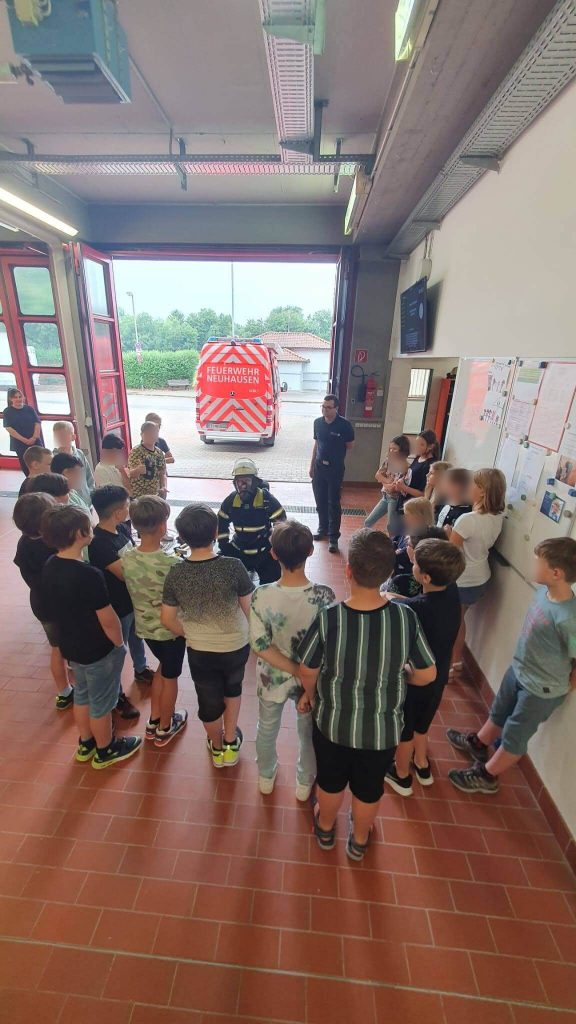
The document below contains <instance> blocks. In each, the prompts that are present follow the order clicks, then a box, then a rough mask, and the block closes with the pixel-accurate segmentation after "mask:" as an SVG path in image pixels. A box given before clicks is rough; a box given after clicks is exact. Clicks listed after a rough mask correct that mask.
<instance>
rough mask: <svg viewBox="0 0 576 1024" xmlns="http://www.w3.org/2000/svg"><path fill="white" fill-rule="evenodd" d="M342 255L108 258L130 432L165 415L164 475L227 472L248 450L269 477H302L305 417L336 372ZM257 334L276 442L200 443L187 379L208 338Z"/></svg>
mask: <svg viewBox="0 0 576 1024" xmlns="http://www.w3.org/2000/svg"><path fill="white" fill-rule="evenodd" d="M338 259H339V254H338V253H334V254H333V255H330V256H327V255H326V254H323V258H322V259H321V260H318V259H314V260H304V259H301V260H298V261H296V260H295V259H294V258H292V259H290V258H288V259H287V260H286V261H283V260H282V259H281V258H277V259H276V260H275V261H274V262H270V261H268V260H266V261H264V260H258V259H257V258H256V257H254V258H252V259H251V260H230V259H227V260H224V259H214V258H211V259H206V260H202V259H201V258H196V259H185V258H180V259H177V260H175V259H169V258H163V259H153V258H150V259H143V258H137V259H130V258H129V256H127V257H124V256H123V257H121V258H119V257H116V258H114V283H115V291H116V304H117V308H118V326H119V334H120V340H121V350H122V361H123V367H124V377H125V382H126V392H127V404H128V415H129V422H130V431H131V434H132V438H133V440H135V439H136V438H138V437H139V433H140V426H141V424H142V422H143V421H144V419H145V418H146V416H147V414H148V413H150V412H155V413H158V414H159V415H160V416H161V417H162V431H161V434H162V437H164V439H165V440H166V441H167V442H168V444H169V446H170V449H171V451H172V454H173V455H174V459H175V462H174V465H173V466H172V467H171V470H170V472H171V475H174V476H185V477H199V478H203V479H228V478H229V476H230V471H231V466H232V464H233V462H234V461H235V459H236V458H238V457H239V455H249V456H250V457H252V458H254V459H255V461H256V462H257V464H258V467H259V469H260V472H261V474H262V475H263V476H265V477H267V478H268V479H271V480H275V481H292V482H303V481H306V480H308V468H309V464H310V452H311V448H312V440H311V438H312V420H313V419H314V418H315V417H316V416H318V415H320V413H319V407H320V403H321V399H322V397H323V395H324V394H325V393H326V390H327V389H328V387H329V386H330V384H331V382H332V380H333V377H334V366H333V353H332V348H333V345H332V341H333V337H334V333H335V331H334V324H335V321H336V312H335V310H336V308H337V303H336V302H335V300H336V298H337V291H338V289H337V278H338V268H339V262H338ZM230 336H235V337H239V338H254V337H258V338H261V339H262V342H263V343H264V344H265V345H266V346H270V347H272V348H273V350H274V351H275V353H276V358H277V361H278V373H279V382H280V387H281V408H280V430H279V432H278V435H277V438H276V443H275V445H274V447H273V448H266V447H261V446H260V445H256V444H254V443H253V442H240V441H234V442H228V441H219V442H217V443H216V444H212V445H210V446H206V445H205V444H203V443H202V441H201V439H200V437H199V434H198V431H197V429H196V408H195V402H196V398H195V389H194V380H195V374H196V368H197V365H198V360H199V356H200V352H201V350H202V347H203V345H204V344H205V343H206V342H207V341H208V339H209V338H211V337H230Z"/></svg>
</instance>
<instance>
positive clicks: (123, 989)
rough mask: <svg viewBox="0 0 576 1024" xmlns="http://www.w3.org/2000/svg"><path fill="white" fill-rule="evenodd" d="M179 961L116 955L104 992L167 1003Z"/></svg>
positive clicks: (115, 996) (127, 998)
mask: <svg viewBox="0 0 576 1024" xmlns="http://www.w3.org/2000/svg"><path fill="white" fill-rule="evenodd" d="M175 971H176V965H175V964H174V963H171V962H170V961H167V960H155V959H153V958H152V957H135V956H116V957H114V963H113V964H112V967H111V969H110V972H109V974H108V978H107V980H106V987H105V990H104V996H105V997H106V998H107V999H121V1000H123V1001H124V1002H141V1003H153V1004H156V1003H157V1004H158V1005H159V1006H166V1005H167V1003H168V1000H169V998H170V992H171V991H172V984H173V981H174V974H175Z"/></svg>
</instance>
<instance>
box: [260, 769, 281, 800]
mask: <svg viewBox="0 0 576 1024" xmlns="http://www.w3.org/2000/svg"><path fill="white" fill-rule="evenodd" d="M277 774H278V772H277V771H275V772H274V775H273V776H272V778H271V779H265V778H264V776H263V775H259V776H258V789H259V790H260V792H261V793H262V795H263V796H269V794H270V793H271V792H272V791H273V789H274V783H275V782H276V776H277Z"/></svg>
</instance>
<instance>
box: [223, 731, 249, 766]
mask: <svg viewBox="0 0 576 1024" xmlns="http://www.w3.org/2000/svg"><path fill="white" fill-rule="evenodd" d="M243 739H244V737H243V735H242V730H241V729H239V728H238V726H236V739H235V740H234V742H233V743H226V742H225V743H224V767H225V768H233V767H234V765H235V764H238V758H239V757H240V747H241V746H242V740H243Z"/></svg>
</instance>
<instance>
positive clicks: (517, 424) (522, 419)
mask: <svg viewBox="0 0 576 1024" xmlns="http://www.w3.org/2000/svg"><path fill="white" fill-rule="evenodd" d="M534 409H535V406H534V405H532V404H529V403H528V402H519V401H518V399H517V398H512V399H511V400H510V405H509V406H508V412H507V414H506V423H505V424H504V429H505V430H506V433H507V434H510V436H511V437H517V438H518V440H520V438H521V437H528V432H529V430H530V424H531V423H532V417H533V416H534Z"/></svg>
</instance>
